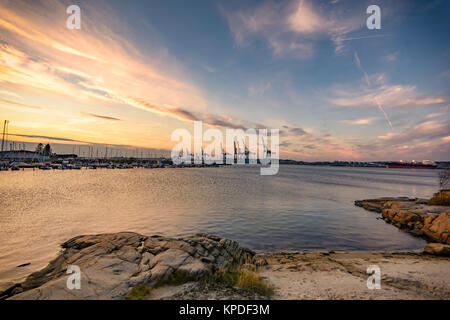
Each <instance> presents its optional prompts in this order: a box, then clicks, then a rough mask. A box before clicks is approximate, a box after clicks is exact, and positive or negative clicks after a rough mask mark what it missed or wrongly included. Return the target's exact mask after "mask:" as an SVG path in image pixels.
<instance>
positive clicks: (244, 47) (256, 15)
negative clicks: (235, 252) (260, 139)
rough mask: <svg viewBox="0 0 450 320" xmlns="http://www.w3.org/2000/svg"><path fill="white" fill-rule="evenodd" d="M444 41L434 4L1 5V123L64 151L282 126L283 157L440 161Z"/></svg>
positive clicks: (448, 78) (446, 152)
mask: <svg viewBox="0 0 450 320" xmlns="http://www.w3.org/2000/svg"><path fill="white" fill-rule="evenodd" d="M70 4H77V5H79V6H80V8H81V30H70V29H68V28H67V27H66V19H67V17H68V16H69V15H68V14H67V13H66V8H67V7H68V6H69V5H70ZM371 4H377V5H379V6H380V8H381V29H380V30H369V29H367V27H366V19H367V17H368V16H369V15H368V14H366V8H367V7H368V6H369V5H371ZM449 30H450V1H445V0H442V1H372V0H371V1H346V0H327V1H306V0H304V1H303V0H292V1H287V0H286V1H265V0H258V1H242V0H239V1H237V0H236V1H235V0H231V1H230V0H227V1H215V0H195V1H98V0H95V1H56V0H46V1H19V0H12V1H9V0H1V2H0V120H1V121H2V123H3V120H5V119H8V120H10V126H9V133H10V134H11V135H10V137H9V138H10V140H16V141H29V142H40V141H45V142H51V143H59V144H61V143H67V144H70V145H71V146H72V145H73V144H78V143H82V144H102V145H106V144H108V145H115V146H119V145H123V146H124V147H125V146H129V147H133V148H134V147H136V148H159V149H169V150H170V149H171V148H172V146H173V145H174V142H171V141H170V136H171V133H172V131H173V130H174V129H177V128H187V129H189V130H191V131H192V128H193V121H194V120H202V121H203V122H204V124H205V125H206V126H209V127H216V128H222V129H223V128H244V129H246V128H279V129H280V132H281V138H280V142H281V145H280V151H281V158H290V159H297V160H305V161H312V160H337V159H339V160H355V161H365V160H400V159H402V160H413V159H415V160H423V159H431V160H450V116H449V115H450V90H449V89H450V31H449ZM70 148H72V147H70Z"/></svg>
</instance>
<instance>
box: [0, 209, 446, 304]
mask: <svg viewBox="0 0 450 320" xmlns="http://www.w3.org/2000/svg"><path fill="white" fill-rule="evenodd" d="M366 206H367V204H366ZM435 219H436V218H435ZM433 221H434V220H433ZM446 239H447V238H446ZM61 247H62V250H61V252H60V254H59V255H58V256H57V257H56V258H55V259H54V260H52V261H51V262H50V263H49V264H48V266H47V267H45V268H44V269H42V270H40V271H38V272H35V273H32V274H31V275H30V276H28V278H27V279H26V280H25V281H24V282H22V283H18V284H16V285H14V286H12V287H10V288H9V289H7V290H6V291H4V292H3V293H0V298H2V299H33V300H35V299H37V300H40V299H127V298H129V296H130V293H133V294H138V295H140V296H139V297H138V298H142V299H235V300H243V299H267V298H272V299H411V298H412V299H450V259H448V258H446V257H441V256H433V255H426V254H420V253H409V254H405V253H402V254H396V253H365V252H334V251H329V252H309V253H277V254H258V255H257V254H255V252H253V251H252V250H249V249H246V248H243V247H241V246H240V245H239V244H238V243H237V242H236V241H232V240H229V239H225V238H221V237H218V236H214V235H209V234H195V235H192V236H187V237H183V238H167V237H161V236H143V235H140V234H137V233H132V232H120V233H114V234H99V235H85V236H84V235H83V236H78V237H75V238H72V239H70V240H68V241H66V242H64V243H63V244H62V245H61ZM374 264H375V265H378V266H379V267H380V268H381V270H382V288H381V290H369V289H368V288H367V285H366V281H367V277H368V275H367V273H366V269H367V267H368V266H369V265H374ZM71 265H72V266H73V265H75V266H78V267H79V269H80V272H81V273H80V280H81V285H80V288H79V289H69V288H68V286H67V282H68V280H69V278H70V276H71V274H68V273H67V270H68V268H69V266H71ZM235 267H239V268H241V269H242V270H248V272H250V273H251V276H250V277H249V278H245V279H244V280H245V281H249V280H250V281H254V280H255V279H256V280H258V279H262V280H263V281H264V283H266V284H267V286H268V288H269V287H270V288H273V292H272V294H271V295H270V296H269V295H266V294H264V292H261V291H257V290H249V289H248V286H247V288H246V287H243V286H242V285H240V284H237V285H236V284H230V283H229V282H228V283H227V282H220V281H205V280H206V279H217V274H219V275H220V274H221V272H223V271H224V270H230V269H233V268H235ZM241 269H239V270H241ZM245 272H247V271H245ZM231 275H234V274H231ZM258 281H260V280H258ZM266 284H264V285H266ZM271 290H272V289H271ZM134 291H135V292H134ZM142 292H143V293H142Z"/></svg>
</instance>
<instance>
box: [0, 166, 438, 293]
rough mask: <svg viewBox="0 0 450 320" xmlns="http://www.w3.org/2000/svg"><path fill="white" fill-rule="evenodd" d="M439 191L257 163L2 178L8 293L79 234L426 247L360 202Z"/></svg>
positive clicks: (391, 177) (1, 260) (0, 277)
mask: <svg viewBox="0 0 450 320" xmlns="http://www.w3.org/2000/svg"><path fill="white" fill-rule="evenodd" d="M436 189H437V171H435V170H408V169H384V168H340V167H309V166H281V167H280V172H279V173H278V175H276V176H260V175H259V168H258V167H249V166H242V167H236V166H227V167H222V168H198V169H187V168H186V169H152V170H149V169H129V170H108V169H100V170H80V171H77V170H74V171H58V170H55V171H39V170H37V171H32V170H30V171H16V172H11V171H10V172H0V289H1V288H2V287H3V288H4V287H5V286H6V285H7V284H8V283H10V282H11V281H17V280H19V279H20V278H21V277H23V276H25V275H27V274H29V273H30V272H32V271H35V270H38V269H40V268H42V267H43V266H44V265H46V264H47V262H48V261H49V260H50V259H52V258H53V257H54V256H55V255H56V254H57V252H58V251H59V247H58V245H59V244H60V243H62V242H63V241H65V240H67V239H69V238H71V237H73V236H76V235H79V234H92V233H105V232H117V231H135V232H139V233H142V234H146V235H151V234H163V235H167V236H181V235H187V234H191V233H195V232H209V233H213V234H218V235H220V236H224V237H228V238H231V239H234V240H237V241H239V242H240V243H241V244H242V245H244V246H247V247H250V248H252V249H255V250H257V251H276V250H285V251H288V250H319V249H335V250H336V249H337V250H415V249H420V248H423V246H424V244H425V242H424V241H423V240H421V239H418V238H414V237H412V236H411V235H408V234H406V233H404V232H402V231H399V230H398V229H397V228H395V227H393V226H391V225H389V224H386V223H385V222H384V221H382V220H377V219H376V217H377V214H376V213H373V212H368V211H365V210H363V209H361V208H358V207H355V206H354V204H353V201H354V200H356V199H364V198H372V197H382V196H410V197H430V196H431V195H432V194H433V192H435V191H436ZM27 262H31V265H30V266H28V267H24V268H17V267H16V266H17V265H20V264H22V263H27Z"/></svg>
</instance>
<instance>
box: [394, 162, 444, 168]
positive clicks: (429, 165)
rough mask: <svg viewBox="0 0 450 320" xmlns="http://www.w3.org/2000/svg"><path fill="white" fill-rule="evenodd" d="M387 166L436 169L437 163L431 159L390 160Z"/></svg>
mask: <svg viewBox="0 0 450 320" xmlns="http://www.w3.org/2000/svg"><path fill="white" fill-rule="evenodd" d="M386 168H396V169H399V168H401V169H436V168H437V165H435V164H434V163H432V162H431V161H423V162H402V161H399V162H389V163H387V164H386Z"/></svg>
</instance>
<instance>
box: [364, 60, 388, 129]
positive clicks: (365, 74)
mask: <svg viewBox="0 0 450 320" xmlns="http://www.w3.org/2000/svg"><path fill="white" fill-rule="evenodd" d="M355 63H356V66H357V67H358V69H359V70H361V72H362V73H363V74H364V79H365V80H366V83H367V86H368V87H370V85H371V83H370V79H369V75H368V74H367V72H366V70H364V68H363V67H362V65H361V60H359V57H358V53H357V52H356V51H355ZM373 99H374V100H375V103H376V104H377V107H378V109H380V111H381V112H382V113H383V115H384V118H385V119H386V121H387V123H388V124H389V127H391V130H392V131H394V128H393V127H392V122H391V120H390V119H389V117H388V115H387V113H386V112H385V111H384V109H383V107H382V106H381V103H380V102H379V101H378V99H377V97H374V98H373Z"/></svg>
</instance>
